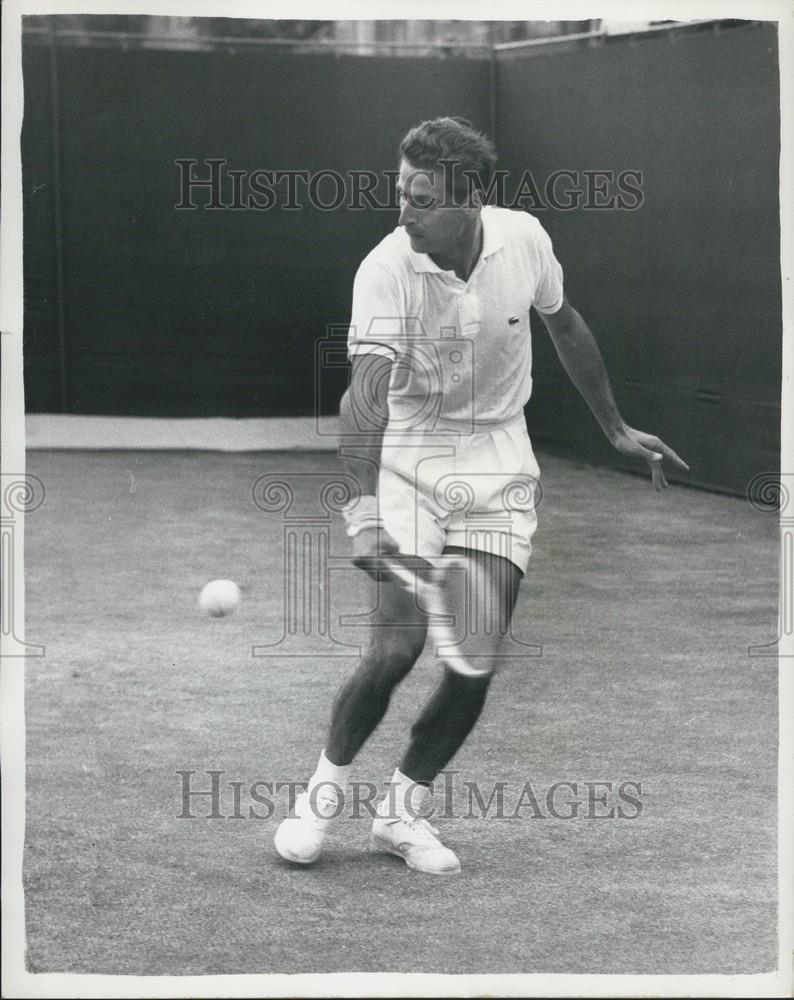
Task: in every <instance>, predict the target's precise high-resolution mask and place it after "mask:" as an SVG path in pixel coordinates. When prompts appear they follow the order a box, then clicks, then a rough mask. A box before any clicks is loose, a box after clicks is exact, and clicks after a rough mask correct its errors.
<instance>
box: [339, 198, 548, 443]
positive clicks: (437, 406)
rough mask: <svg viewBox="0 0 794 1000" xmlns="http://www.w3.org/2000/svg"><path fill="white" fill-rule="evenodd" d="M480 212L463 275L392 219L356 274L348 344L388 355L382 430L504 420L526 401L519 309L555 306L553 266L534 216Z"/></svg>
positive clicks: (525, 347) (471, 426) (527, 347)
mask: <svg viewBox="0 0 794 1000" xmlns="http://www.w3.org/2000/svg"><path fill="white" fill-rule="evenodd" d="M481 218H482V225H483V248H482V253H481V255H480V258H479V260H478V261H477V264H476V265H475V268H474V270H473V271H472V273H471V275H470V276H469V280H468V281H462V280H461V279H460V278H458V277H457V276H456V275H455V273H454V271H442V270H441V268H440V267H438V266H437V265H436V264H435V263H434V262H433V260H432V259H431V258H430V257H429V255H428V254H423V253H416V252H415V251H413V250H412V249H411V244H410V240H409V238H408V234H407V233H406V232H405V230H404V229H403V228H402V226H398V227H397V228H396V229H395V230H394V231H393V232H392V233H390V234H389V235H388V236H386V237H385V238H384V239H383V240H381V242H380V243H379V244H378V245H377V246H376V247H375V248H374V249H373V250H372V251H371V252H370V253H369V254H368V255H367V256H366V257H365V258H364V260H363V261H362V262H361V265H360V267H359V269H358V272H357V273H356V278H355V282H354V285H353V309H352V317H351V321H350V332H349V335H348V352H349V355H350V357H351V358H352V357H353V356H355V355H359V354H373V353H374V354H385V355H387V356H390V357H392V358H393V359H394V362H395V363H394V365H393V366H392V374H391V381H390V385H389V414H390V416H389V427H390V429H394V430H397V429H399V428H404V429H405V430H407V431H414V430H433V429H437V430H439V429H440V430H453V431H454V430H457V431H460V432H462V433H471V432H472V431H475V430H477V429H480V428H485V427H489V426H493V425H500V424H505V423H508V422H509V421H511V420H512V419H514V418H515V417H516V416H518V415H519V414H521V412H522V411H523V408H524V406H525V405H526V403H527V401H528V400H529V397H530V394H531V392H532V344H531V338H530V327H529V310H530V308H531V307H532V306H534V307H535V309H537V310H538V311H539V312H543V313H553V312H556V311H557V310H558V309H560V308H561V306H562V303H563V285H562V268H561V267H560V265H559V263H558V261H557V259H556V258H555V256H554V251H553V249H552V245H551V240H550V239H549V236H548V234H547V233H546V231H545V230H544V229H543V227H542V226H541V224H540V222H538V220H537V219H536V218H535V217H534V216H531V215H528V214H527V213H526V212H520V211H513V210H511V209H505V208H497V207H495V206H491V205H488V206H486V207H484V208H483V209H482V214H481Z"/></svg>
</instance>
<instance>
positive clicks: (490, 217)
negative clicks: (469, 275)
mask: <svg viewBox="0 0 794 1000" xmlns="http://www.w3.org/2000/svg"><path fill="white" fill-rule="evenodd" d="M480 220H481V222H482V253H481V255H480V256H481V257H482V258H483V259H485V258H486V257H490V256H491V254H494V253H496V251H497V250H501V249H502V248H503V247H504V245H505V240H504V233H503V231H502V227H501V226H500V225H499V220H498V218H496V217H495V216H494V213H493V211H492V209H491V206H490V205H485V206H484V207H483V209H482V211H481V212H480ZM403 236H404V237H405V242H406V244H407V249H408V259H409V260H410V261H411V265H412V267H413V269H414V271H415V272H416V273H417V274H423V273H426V274H446V273H447V272H446V271H443V270H442V269H441V268H440V267H439V266H438V264H436V262H435V261H434V260H433V259H432V258H431V257H430V255H429V254H426V253H417V252H416V251H415V250H412V249H411V244H410V241H409V239H408V235H407V233H406V232H405V230H404V229H403Z"/></svg>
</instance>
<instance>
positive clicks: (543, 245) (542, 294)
mask: <svg viewBox="0 0 794 1000" xmlns="http://www.w3.org/2000/svg"><path fill="white" fill-rule="evenodd" d="M536 222H537V220H536ZM536 245H537V252H538V258H539V263H540V274H539V275H538V280H537V283H536V285H535V298H534V301H533V303H532V304H533V305H534V307H535V308H536V309H537V311H538V312H541V313H555V312H557V311H558V310H559V309H561V308H562V304H563V301H564V299H563V288H562V267H561V266H560V262H559V261H558V260H557V258H556V257H555V256H554V248H553V247H552V245H551V237H550V236H549V234H548V233H547V232H546V230H545V229H544V228H543V226H541V224H540V223H539V222H537V231H536Z"/></svg>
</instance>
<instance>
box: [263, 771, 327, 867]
mask: <svg viewBox="0 0 794 1000" xmlns="http://www.w3.org/2000/svg"><path fill="white" fill-rule="evenodd" d="M337 813H338V803H337V798H336V795H335V794H334V793H333V791H330V790H327V789H323V790H322V791H321V792H320V794H318V795H316V796H315V801H314V802H312V801H311V798H310V797H309V795H308V794H307V793H306V792H304V793H303V794H301V795H299V796H298V798H297V799H296V800H295V808H294V809H293V810H292V812H291V813H290V815H289V816H287V818H286V819H284V820H282V821H281V823H279V826H278V829H277V830H276V833H275V836H274V837H273V843H274V844H275V845H276V850H277V851H278V853H279V854H280V855H281V857H282V858H284V860H285V861H294V862H295V863H296V864H299V865H310V864H311V863H312V861H316V860H317V858H318V857H319V856H320V852H321V851H322V849H323V843H324V842H325V835H326V833H327V832H328V827H329V826H330V825H331V824H332V823H333V821H334V819H335V818H336V816H337Z"/></svg>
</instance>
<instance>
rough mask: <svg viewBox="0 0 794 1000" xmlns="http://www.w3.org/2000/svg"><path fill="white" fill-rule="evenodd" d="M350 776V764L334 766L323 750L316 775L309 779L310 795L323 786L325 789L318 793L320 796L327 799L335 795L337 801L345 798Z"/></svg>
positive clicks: (315, 770) (315, 771)
mask: <svg viewBox="0 0 794 1000" xmlns="http://www.w3.org/2000/svg"><path fill="white" fill-rule="evenodd" d="M349 774H350V764H332V763H331V761H330V760H329V759H328V758H327V757H326V756H325V750H323V752H322V753H321V754H320V759H319V760H318V761H317V767H316V768H315V769H314V774H313V775H312V776H311V778H309V788H308V792H309V795H311V793H312V792H313V791H314V789H315V788H316V787H317V786H318V785H322V786H323V787H322V788H321V789H320V790H319V792H318V793H317V794H318V795H319V796H321V797H323V798H325V797H327V796H329V795H331V794H333V795H334V798H336V799H337V800H338V799H339V798H344V794H345V788H346V787H347V778H348V775H349Z"/></svg>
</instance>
